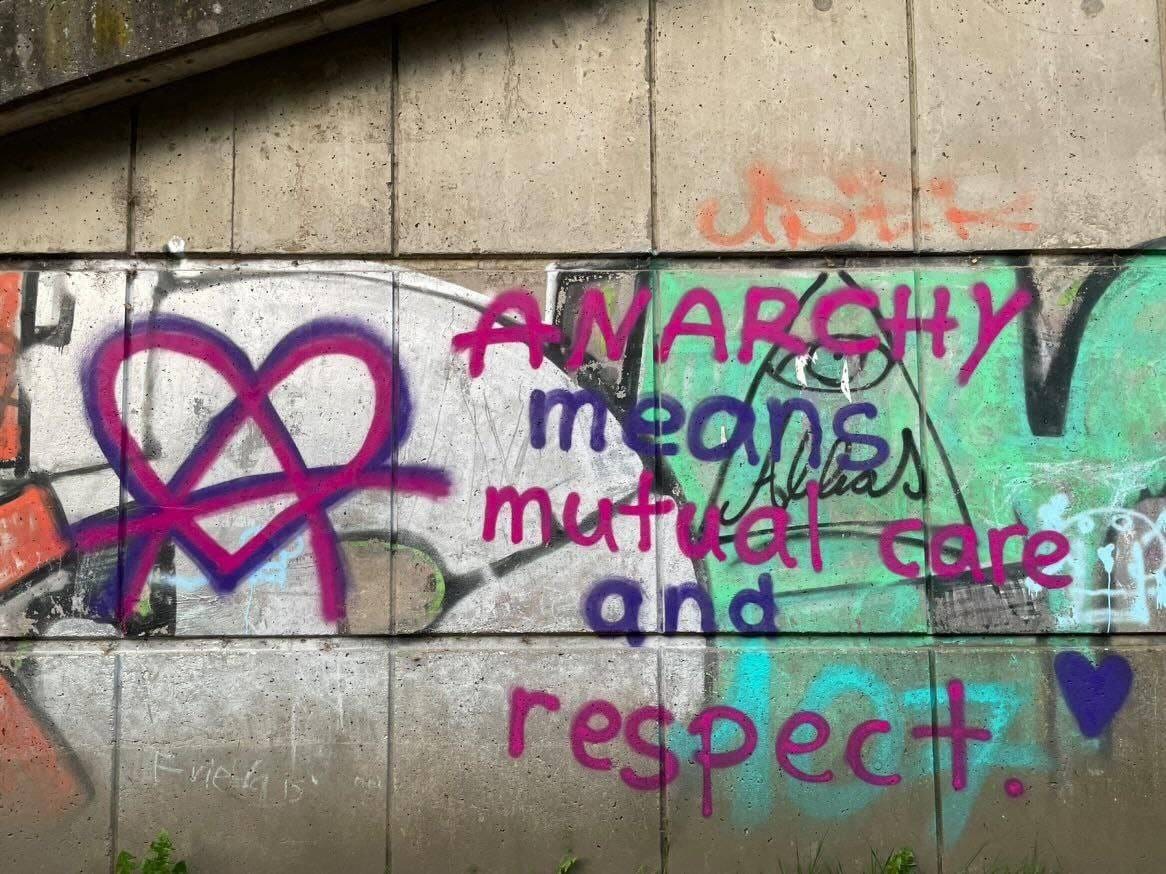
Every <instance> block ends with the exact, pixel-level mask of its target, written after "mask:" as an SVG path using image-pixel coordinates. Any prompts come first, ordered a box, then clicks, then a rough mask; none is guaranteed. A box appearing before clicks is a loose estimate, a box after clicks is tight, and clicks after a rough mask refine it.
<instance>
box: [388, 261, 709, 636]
mask: <svg viewBox="0 0 1166 874" xmlns="http://www.w3.org/2000/svg"><path fill="white" fill-rule="evenodd" d="M487 301H488V299H487V298H485V297H483V296H481V295H476V294H473V293H471V292H466V291H462V290H460V289H458V288H456V287H454V286H450V285H448V284H445V283H441V282H438V281H436V280H432V279H428V278H426V277H422V276H419V275H416V274H406V273H402V274H401V275H400V279H399V288H398V297H397V312H398V323H397V350H398V354H399V355H400V357H401V360H402V362H405V365H404V366H405V367H406V368H407V370H408V372H409V374H410V380H411V382H410V391H411V396H412V400H413V409H414V418H413V422H412V436H411V437H410V438H409V439H408V440H407V441H406V442H405V443H404V445H403V446H402V447H401V451H400V453H399V456H398V458H399V462H400V467H401V468H402V469H403V468H405V467H408V466H412V465H428V466H430V467H435V468H438V469H441V470H444V471H446V472H447V473H448V475H449V476H450V477H451V478H452V491H451V494H450V495H449V497H448V498H445V499H444V500H437V501H435V500H431V499H429V498H427V497H425V496H424V495H419V494H409V493H407V492H406V491H405V490H403V489H402V490H398V492H397V494H396V503H395V505H394V512H393V520H394V543H395V544H396V545H397V546H399V547H402V548H405V549H408V550H410V553H409V555H410V556H412V558H411V560H410V565H411V567H409V566H401V568H400V570H401V574H400V576H399V579H398V581H397V588H398V590H399V591H400V592H401V594H402V595H403V596H404V595H405V594H406V593H407V592H416V591H417V589H418V588H419V587H420V589H421V590H422V591H424V592H426V593H427V594H428V593H429V592H433V594H434V595H436V589H435V588H434V587H433V586H431V585H429V584H428V581H429V580H430V579H433V580H441V581H443V582H442V589H443V594H442V595H441V597H440V598H431V597H426V598H422V599H421V600H422V601H423V602H424V603H425V604H429V605H431V606H430V607H428V608H427V609H426V612H425V614H424V615H418V614H417V613H416V612H410V611H409V610H408V609H407V608H406V607H405V605H404V603H403V602H402V604H401V607H402V612H400V613H399V614H398V616H397V619H398V625H397V626H396V627H397V628H398V630H399V631H403V632H405V631H416V630H420V629H421V628H428V629H429V630H431V631H440V632H447V633H452V632H482V631H507V632H511V631H521V632H526V633H540V632H541V633H545V632H552V631H585V630H587V628H588V626H587V624H586V622H585V618H584V615H583V610H582V604H583V601H584V598H585V597H586V596H587V594H588V593H589V592H590V591H591V590H592V587H593V585H594V584H595V583H596V582H597V581H599V580H601V579H603V578H605V577H610V576H619V577H623V578H626V579H630V580H635V581H638V582H639V583H641V584H642V590H643V592H642V594H643V604H642V609H641V611H640V617H639V618H640V627H642V628H649V629H651V628H655V627H656V578H657V563H658V553H657V551H656V548H655V545H654V544H651V543H650V544H647V548H646V549H641V548H640V547H641V544H640V541H639V532H640V528H639V522H638V520H636V519H633V518H632V517H631V516H629V515H623V514H619V513H615V514H614V519H613V522H612V530H613V540H614V543H615V550H614V551H613V550H612V549H611V547H610V545H607V544H605V542H603V541H599V542H595V543H592V544H591V545H582V544H579V543H577V542H572V541H571V540H570V539H568V537H567V535H566V534H564V533H563V520H564V519H565V517H566V516H565V513H566V506H567V503H568V501H569V500H571V495H572V494H574V495H575V496H576V497H575V500H577V501H578V504H577V507H576V511H577V512H576V516H575V517H574V518H575V519H576V520H577V521H578V522H579V526H580V530H581V531H583V532H586V533H587V534H588V535H590V534H591V533H592V531H593V529H594V527H595V525H594V523H593V522H589V521H587V520H588V519H590V518H591V517H592V516H594V515H595V514H597V513H598V512H599V505H600V501H601V500H609V501H614V502H618V501H620V500H625V499H629V498H630V497H632V496H634V495H635V494H636V490H637V487H638V485H639V483H640V478H641V474H643V473H644V470H645V464H644V462H643V461H642V460H641V458H640V457H639V456H638V455H637V454H636V453H635V452H634V451H632V450H631V449H630V448H628V446H627V444H626V443H625V440H624V437H623V433H622V430H621V427H620V424H619V420H618V406H617V405H616V404H615V403H614V402H613V398H614V396H611V395H609V396H605V397H604V398H603V405H604V407H605V409H606V412H605V413H604V414H603V415H604V419H605V425H604V426H603V428H602V431H601V434H602V437H603V440H604V445H603V447H602V448H601V449H599V450H596V449H595V448H594V445H593V444H592V443H591V442H590V441H591V437H590V435H591V433H592V432H591V431H590V430H584V429H586V428H589V426H590V424H591V420H589V419H588V418H587V417H588V416H590V415H592V414H593V413H594V408H593V407H592V408H590V409H589V410H588V411H582V412H581V413H580V415H579V416H578V419H577V421H576V424H575V427H574V430H573V431H572V432H571V433H572V443H571V444H570V449H569V450H568V449H565V448H564V445H563V444H562V442H561V438H560V435H559V430H558V427H557V423H558V416H559V415H560V414H561V409H560V411H559V412H557V413H551V412H548V414H547V417H546V421H547V423H548V426H547V428H546V432H547V439H546V442H545V445H543V446H541V447H540V446H535V445H534V440H533V438H532V429H531V418H530V412H529V410H530V404H531V398H532V394H533V393H534V392H536V391H541V392H544V393H545V395H546V396H547V397H551V396H552V393H553V392H556V391H562V392H572V393H573V392H575V391H578V390H579V389H580V386H581V383H578V382H576V381H575V380H574V379H572V377H571V376H570V375H568V373H567V372H566V371H565V370H564V369H563V368H562V366H560V363H556V362H555V361H553V360H544V361H543V363H542V364H541V365H540V366H539V367H538V368H532V367H531V364H530V359H529V356H528V354H527V350H526V349H525V348H524V347H521V346H516V345H513V344H507V345H498V346H494V347H492V348H491V349H490V350H489V351H488V353H487V355H486V359H485V367H484V370H483V372H482V373H481V374H480V375H479V376H476V377H475V376H471V375H470V373H469V369H468V367H467V361H466V359H467V356H466V355H464V354H460V353H459V354H456V355H455V354H453V353H452V352H451V351H450V346H451V340H452V338H453V336H454V335H456V334H458V333H460V332H465V331H470V330H472V329H473V328H474V327H475V326H476V324H477V322H478V319H479V317H480V315H481V309H482V308H483V307H485V306H486V304H487ZM438 338H439V339H438ZM582 384H587V383H582ZM582 423H587V424H582ZM507 488H513V489H515V490H516V491H517V493H518V494H526V493H527V492H528V490H530V489H544V490H545V494H546V500H547V510H549V515H547V516H545V517H544V516H542V515H541V508H540V507H539V506H538V505H537V503H536V504H532V505H530V506H528V507H526V508H525V509H524V510H523V512H522V514H521V515H522V521H521V523H520V524H519V526H518V532H517V533H518V537H515V531H514V529H512V527H511V519H512V512H513V508H510V509H507V504H506V503H504V502H503V501H502V500H500V501H499V502H498V504H497V506H496V509H497V513H496V514H495V513H493V512H491V510H490V509H489V508H490V506H491V501H492V500H493V497H491V496H492V495H493V496H498V497H500V498H504V495H505V490H506V489H507ZM542 518H545V519H547V520H548V527H547V529H546V531H545V533H544V531H543V528H542V526H541V524H540V520H541V519H542ZM418 563H420V564H418ZM419 571H420V575H418V573H419ZM683 573H684V577H683V578H686V579H687V578H690V575H691V565H689V568H688V570H687V571H683ZM415 600H416V599H415Z"/></svg>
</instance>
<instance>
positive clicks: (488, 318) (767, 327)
mask: <svg viewBox="0 0 1166 874" xmlns="http://www.w3.org/2000/svg"><path fill="white" fill-rule="evenodd" d="M912 294H913V292H912V289H911V287H910V286H908V285H900V286H898V287H896V288H895V291H894V303H893V311H892V313H891V314H890V315H887V316H884V315H883V313H882V310H881V309H880V302H879V296H878V294H877V293H875V292H874V291H873V290H871V289H869V288H854V287H852V286H846V287H843V288H839V289H837V290H835V291H831V292H827V293H826V294H823V295H822V296H820V297H819V298H818V299H817V301H816V302H815V304H814V308H813V310H812V312H811V314H810V325H811V329H812V332H813V336H812V338H810V339H809V340H807V339H804V338H802V337H799V336H797V335H795V334H792V333H790V330H791V328H792V327H793V325H794V322H795V321H796V320H797V318H798V316H799V315H800V313H801V308H802V302H801V300H800V299H799V298H798V296H797V295H796V294H794V292H792V291H790V290H789V289H788V288H781V287H766V286H753V287H751V288H750V289H749V290H748V291H747V292H746V293H745V313H744V317H743V320H742V323H741V327H740V331H739V334H740V336H739V342H738V346H737V353H736V358H737V360H738V361H740V362H741V363H742V364H748V363H749V362H750V361H752V360H753V355H754V347H755V346H756V345H757V344H758V343H764V344H768V345H770V346H776V347H779V348H782V349H785V350H787V351H788V352H790V353H791V354H793V355H807V354H809V353H810V352H811V348H810V343H811V342H813V343H814V344H815V347H816V348H821V349H824V350H825V351H826V352H829V353H833V354H836V355H865V354H869V353H870V352H873V351H874V350H875V349H878V348H880V347H881V346H882V345H883V343H884V342H889V348H890V356H891V358H892V359H893V360H895V361H902V360H903V358H904V356H905V355H906V352H907V337H908V336H909V335H911V334H929V335H930V337H931V352H932V355H934V356H935V357H936V358H942V357H944V355H946V353H947V344H946V338H947V335H948V334H949V333H950V332H952V331H954V330H956V329H957V328H958V327H959V322H958V321H957V320H956V319H954V318H952V317H951V316H950V315H949V308H950V305H951V292H950V291H949V290H948V289H947V288H944V287H942V286H941V287H939V288H936V289H935V290H934V292H933V295H932V297H933V300H934V311H933V313H932V315H931V316H928V317H920V316H916V315H913V311H914V307H913V304H912V300H911V298H912ZM971 294H972V297H973V299H974V300H975V302H976V307H977V310H978V312H979V324H978V326H977V334H976V344H975V347H974V348H973V349H972V352H971V354H970V355H969V356H968V358H967V360H966V361H965V362H964V363H963V364H962V365H961V366H960V369H959V374H958V376H957V382H958V383H959V384H960V385H966V384H967V383H968V381H969V380H970V379H971V378H972V374H973V373H975V370H976V368H977V367H978V366H979V364H980V362H981V361H982V360H983V358H984V355H985V354H987V352H988V349H989V347H990V346H991V345H992V343H993V342H994V341H995V340H996V338H997V337H998V336H1000V332H1001V331H1002V330H1003V329H1004V326H1005V325H1007V324H1008V323H1009V322H1010V321H1012V319H1013V318H1015V317H1016V316H1017V315H1018V314H1019V313H1020V312H1022V311H1023V310H1024V309H1025V308H1026V307H1027V306H1028V305H1029V303H1031V301H1032V295H1031V294H1030V293H1029V292H1028V291H1025V290H1024V289H1017V290H1016V291H1015V292H1014V293H1013V294H1012V296H1011V297H1009V298H1008V300H1007V301H1005V302H1004V303H1003V304H1002V305H1001V306H1000V308H999V309H996V308H995V307H994V305H993V302H992V291H991V289H990V288H989V287H988V285H987V284H986V283H983V282H977V283H976V284H975V285H973V286H972V289H971ZM651 302H652V292H651V291H649V290H647V289H640V290H639V291H638V292H636V295H635V297H634V298H633V299H632V303H631V305H630V307H629V308H628V311H627V313H625V314H624V317H623V319H622V320H621V321H620V324H619V327H618V328H616V327H614V326H613V325H612V320H611V314H610V312H609V311H608V304H607V300H606V298H605V297H604V295H603V292H602V291H601V290H600V289H599V288H589V289H587V290H586V291H585V292H584V293H583V297H582V299H581V301H580V308H579V316H578V318H577V320H576V323H575V330H574V337H573V339H572V341H571V346H570V352H569V353H568V355H567V359H566V363H565V367H566V369H567V371H568V372H573V371H575V370H578V369H579V368H580V367H582V366H583V364H584V363H585V361H586V350H587V344H588V342H589V341H590V338H591V335H592V332H593V331H595V330H598V331H599V332H600V334H601V336H602V337H603V341H604V344H605V348H606V354H607V358H608V360H609V361H619V360H621V359H622V358H623V355H624V351H625V349H626V348H627V344H628V340H629V339H630V337H631V335H632V333H633V331H634V330H635V327H636V325H637V323H638V322H640V320H641V319H642V318H643V317H644V314H645V312H646V311H647V309H648V306H649V304H650V303H651ZM771 306H776V307H777V308H778V311H777V312H776V313H770V315H768V317H763V309H766V310H769V309H770V308H771ZM848 307H856V308H858V309H860V310H865V311H867V312H868V313H869V314H870V316H871V318H872V319H873V325H872V333H869V334H865V335H861V336H856V335H853V334H850V333H835V332H834V331H833V329H832V328H831V324H832V322H833V320H834V318H835V316H836V315H837V314H838V313H839V312H840V311H842V310H844V309H846V308H848ZM698 308H699V309H700V310H703V311H704V315H705V317H706V320H705V321H689V316H690V315H692V314H693V312H694V310H697V309H698ZM511 311H513V312H514V313H515V314H516V316H517V317H518V318H517V319H514V318H509V317H505V315H506V314H507V313H509V312H511ZM874 328H877V329H878V333H875V332H873V329H874ZM681 337H700V338H704V339H705V340H707V341H708V342H709V344H710V347H711V348H710V351H711V355H712V358H713V360H714V361H718V362H725V361H728V360H729V349H728V337H727V333H726V326H725V317H724V313H723V312H722V311H721V305H720V303H719V302H718V301H717V298H716V295H714V294H713V293H712V292H711V291H709V290H708V289H707V288H692V289H689V290H688V291H686V292H685V293H684V294H683V295H682V296H681V298H680V300H679V301H678V302H677V304H676V306H675V307H674V308H673V309H672V312H671V313H670V314H669V315H668V318H667V319H666V320H665V321H664V323H663V327H662V329H661V331H660V335H659V340H658V342H657V343H656V350H655V358H656V361H657V362H659V363H661V364H663V363H665V362H666V361H668V358H669V356H670V355H671V352H672V347H673V345H674V344H675V343H676V341H677V340H678V339H680V338H681ZM563 339H564V338H563V336H562V332H561V331H560V330H559V328H558V327H556V326H555V325H550V324H547V323H545V322H543V320H542V316H541V314H540V313H539V309H538V304H537V303H536V302H535V301H534V300H533V299H532V298H531V296H530V295H529V294H527V293H526V292H523V291H506V292H503V293H501V294H499V295H497V296H496V297H495V298H493V299H492V300H491V301H490V303H489V304H487V305H486V307H484V308H483V310H482V314H481V316H480V317H479V318H478V323H477V326H476V327H475V328H474V330H472V331H465V332H463V333H460V334H455V335H454V338H453V349H454V351H455V352H465V353H468V357H469V371H470V376H471V377H475V378H476V377H479V376H481V375H482V374H483V373H484V372H485V369H486V352H487V350H488V349H489V348H490V347H491V346H496V345H500V344H509V343H517V344H520V345H523V346H525V347H526V348H527V350H528V356H529V360H530V366H531V367H532V368H534V369H537V368H539V367H541V366H542V363H543V360H544V358H545V355H546V346H547V345H548V344H552V343H558V342H560V341H562V340H563Z"/></svg>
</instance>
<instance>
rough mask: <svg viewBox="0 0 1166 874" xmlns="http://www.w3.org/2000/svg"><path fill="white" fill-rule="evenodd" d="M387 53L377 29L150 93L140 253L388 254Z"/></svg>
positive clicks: (142, 145)
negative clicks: (179, 245)
mask: <svg viewBox="0 0 1166 874" xmlns="http://www.w3.org/2000/svg"><path fill="white" fill-rule="evenodd" d="M390 45H391V39H390V34H389V32H388V30H387V29H386V28H384V27H382V26H379V25H378V26H369V27H366V28H363V29H361V30H357V31H352V32H349V33H345V34H339V35H335V36H330V37H326V38H324V39H320V40H316V41H315V42H313V43H311V44H310V45H309V46H305V47H303V48H298V49H295V50H290V51H286V52H281V53H277V54H275V55H272V56H271V57H267V58H262V59H257V60H255V61H249V62H246V63H244V64H239V65H236V66H234V67H231V68H230V69H228V70H223V71H220V72H218V73H214V74H211V75H210V76H207V77H200V78H198V79H194V80H191V81H190V82H187V83H182V84H181V85H177V86H171V87H170V88H165V89H161V90H159V91H156V92H153V93H151V94H150V95H148V96H147V97H146V98H145V102H144V103H143V106H142V109H141V112H140V128H139V136H138V152H137V162H136V164H135V179H134V184H135V192H136V200H137V203H138V209H137V212H136V214H135V246H136V248H138V249H139V250H141V251H155V252H156V251H159V250H161V249H164V248H165V247H166V246H167V243H168V242H169V241H170V240H172V239H174V238H178V239H180V240H182V241H183V242H184V244H185V246H184V248H185V250H186V251H188V252H226V251H245V252H265V253H267V252H271V253H274V252H347V253H358V252H370V253H379V252H387V251H389V249H390V248H391V189H392V158H391V155H392V136H391V122H390V115H389V113H390V107H391V103H392V98H391V94H390V90H391V89H390V77H391V74H392V64H391V58H390Z"/></svg>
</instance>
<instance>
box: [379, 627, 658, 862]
mask: <svg viewBox="0 0 1166 874" xmlns="http://www.w3.org/2000/svg"><path fill="white" fill-rule="evenodd" d="M621 646H622V645H621V644H610V645H608V646H606V647H601V646H597V645H594V644H591V645H587V646H572V645H565V646H562V647H554V646H551V645H548V644H546V643H541V644H538V645H534V646H531V645H524V644H516V645H514V646H510V647H507V648H504V649H503V648H494V647H458V648H455V647H453V646H447V647H443V646H429V645H427V646H425V647H423V648H413V647H406V648H401V649H398V650H397V651H396V652H395V653H394V655H393V739H392V745H391V748H392V768H391V771H392V781H393V791H392V807H391V810H390V814H389V829H390V832H391V841H390V843H391V847H392V859H391V868H392V870H393V871H403V872H420V871H428V870H432V869H433V866H434V864H438V863H437V862H436V860H442V861H441V862H440V863H439V864H441V865H442V866H443V867H444V869H445V870H449V871H477V872H480V874H505V872H511V871H554V870H555V869H556V867H557V866H558V865H559V864H560V862H562V861H563V860H564V859H565V858H566V857H568V856H569V855H572V856H575V857H577V858H578V859H579V865H578V867H579V869H580V870H583V871H595V872H600V874H607V872H610V874H623V872H634V871H638V870H639V871H657V870H659V865H660V832H659V828H660V807H659V803H660V795H659V793H658V792H656V791H646V792H645V791H633V790H631V789H629V788H628V787H627V786H625V785H624V784H623V782H622V781H621V778H620V769H621V768H624V767H633V768H635V769H636V770H637V771H640V772H642V773H651V771H652V769H653V768H654V767H655V763H654V762H653V761H652V759H651V758H647V759H645V758H643V757H640V756H637V755H634V754H632V753H631V751H630V750H629V749H628V748H627V747H626V746H625V745H624V744H623V742H622V741H621V740H616V742H615V743H608V744H593V745H589V746H588V747H587V748H586V749H587V751H588V753H590V754H591V755H593V756H595V757H603V758H610V759H611V760H612V761H611V762H610V763H609V770H589V769H587V768H584V767H582V766H581V765H580V763H579V762H578V761H576V759H575V758H574V757H573V754H572V741H571V725H572V720H573V719H574V717H575V716H576V714H577V713H578V711H579V710H580V709H581V707H582V706H583V705H584V704H585V702H587V701H589V700H592V699H596V698H602V699H604V700H606V701H609V702H611V704H613V705H614V706H615V707H617V708H618V709H619V710H620V712H621V713H625V714H626V713H629V712H631V711H632V710H635V709H637V708H640V707H654V706H656V704H657V698H658V694H657V687H656V676H657V674H656V672H657V664H656V653H654V652H650V651H647V652H629V651H627V650H626V649H621V648H620V647H621ZM515 686H522V687H524V688H525V689H527V690H529V691H545V692H549V693H550V694H552V695H555V696H557V697H558V698H559V699H560V701H561V704H560V708H559V710H558V712H556V713H548V712H546V711H545V710H542V709H538V708H535V709H533V710H532V711H531V712H530V715H529V717H528V718H527V720H526V726H525V746H524V748H523V749H522V751H521V754H520V755H517V757H515V756H513V755H511V754H510V752H515V751H514V750H513V749H512V750H511V751H510V752H508V748H507V736H508V732H509V715H510V707H509V700H510V695H511V690H512V689H513V687H515ZM602 724H603V720H602V719H601V718H599V717H594V718H593V720H592V725H593V726H599V725H602ZM644 736H645V737H650V736H651V729H650V728H646V729H645V731H644Z"/></svg>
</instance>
